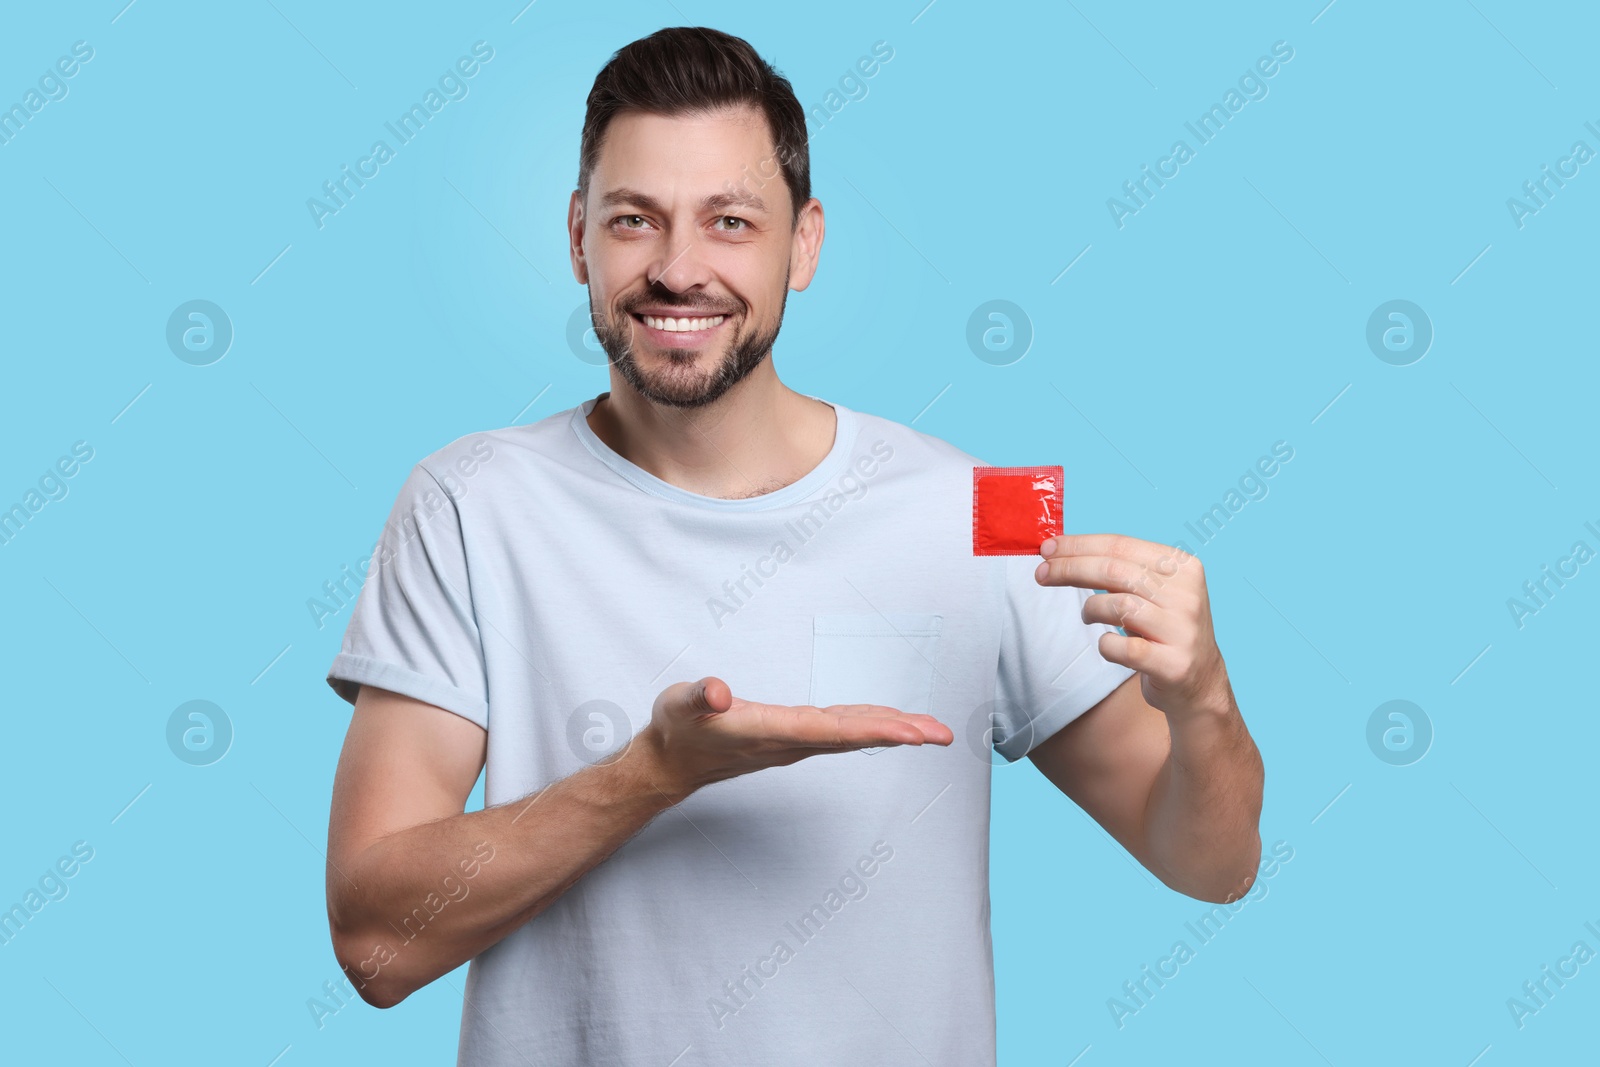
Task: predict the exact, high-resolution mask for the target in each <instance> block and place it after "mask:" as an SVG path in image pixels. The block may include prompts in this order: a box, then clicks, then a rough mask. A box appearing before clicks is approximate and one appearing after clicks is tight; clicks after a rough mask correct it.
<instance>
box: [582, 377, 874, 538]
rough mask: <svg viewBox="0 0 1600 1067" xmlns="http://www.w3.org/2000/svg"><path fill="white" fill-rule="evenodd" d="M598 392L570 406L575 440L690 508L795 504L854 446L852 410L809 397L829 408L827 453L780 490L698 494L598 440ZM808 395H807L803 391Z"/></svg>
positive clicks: (822, 482)
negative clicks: (594, 420) (593, 415)
mask: <svg viewBox="0 0 1600 1067" xmlns="http://www.w3.org/2000/svg"><path fill="white" fill-rule="evenodd" d="M607 395H609V394H607V393H601V394H600V395H599V396H595V397H591V398H590V399H588V400H585V401H584V402H583V403H581V404H579V405H578V406H577V407H575V408H573V409H572V432H573V433H575V434H577V435H578V440H579V441H581V442H583V447H584V448H586V449H588V450H589V453H590V454H591V455H593V456H594V458H595V459H598V460H599V461H600V462H601V463H604V464H605V465H606V466H607V467H610V468H611V469H612V470H613V471H614V472H616V473H617V474H618V475H620V476H622V477H623V478H625V479H627V480H628V481H629V482H632V483H633V484H634V485H635V486H637V487H638V488H640V489H642V490H644V491H645V492H647V493H650V494H651V495H653V496H658V497H662V498H664V499H667V500H673V501H676V502H678V503H680V504H687V505H689V506H691V507H698V508H707V509H710V510H713V511H765V510H768V509H770V508H778V507H783V506H784V505H786V504H793V503H797V502H798V501H801V500H804V499H806V498H807V497H809V496H811V495H812V494H813V493H815V492H816V491H817V490H818V489H820V488H821V487H822V486H823V485H825V484H827V483H828V482H829V481H830V480H831V479H832V478H833V477H834V475H835V474H837V473H838V472H839V470H840V468H842V467H843V466H844V465H845V464H846V463H847V462H848V460H849V458H850V452H851V449H852V448H853V447H854V445H855V438H856V430H857V423H856V418H855V413H854V412H853V411H851V410H850V409H849V408H846V407H844V406H842V405H839V404H835V403H833V402H832V401H829V400H823V399H822V398H821V397H817V396H813V397H811V399H812V400H820V401H822V403H824V404H827V405H828V406H829V407H831V408H833V411H834V417H835V422H836V425H835V427H834V433H833V447H832V448H830V449H829V450H828V454H827V455H826V456H824V457H822V462H820V463H818V464H817V465H816V466H815V467H813V468H812V469H811V470H810V471H809V472H807V473H806V474H805V475H804V476H802V477H801V478H800V479H799V480H798V481H794V482H790V483H789V484H788V485H786V486H784V487H783V488H782V489H775V490H773V491H772V492H770V493H762V494H761V495H759V496H750V497H740V498H737V499H731V500H729V499H723V498H722V497H714V496H703V495H701V494H700V493H691V492H690V491H689V490H687V489H683V488H680V487H679V486H676V485H673V484H672V483H671V482H668V481H664V480H663V479H661V478H657V477H656V476H655V475H653V474H651V473H650V472H649V471H647V470H645V469H644V468H643V467H640V466H638V465H637V464H635V463H633V462H631V461H629V460H627V459H624V458H623V457H622V456H621V455H619V454H618V453H616V452H614V451H613V450H612V449H611V446H610V445H608V444H606V443H605V442H604V441H602V440H600V437H599V436H598V435H597V434H596V433H595V432H594V430H593V428H591V427H590V425H589V413H590V412H591V411H593V410H594V406H595V404H597V403H598V402H599V401H600V399H601V397H604V396H607ZM806 395H807V396H809V395H810V394H806Z"/></svg>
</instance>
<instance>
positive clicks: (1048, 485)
mask: <svg viewBox="0 0 1600 1067" xmlns="http://www.w3.org/2000/svg"><path fill="white" fill-rule="evenodd" d="M1063 476H1064V471H1063V470H1062V468H1060V467H974V468H973V469H972V554H973V555H974V556H1032V555H1036V554H1037V553H1038V551H1039V545H1040V544H1042V543H1043V542H1044V541H1046V540H1047V539H1049V538H1051V537H1057V536H1059V535H1060V534H1061V485H1062V480H1063Z"/></svg>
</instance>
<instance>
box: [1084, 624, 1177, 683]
mask: <svg viewBox="0 0 1600 1067" xmlns="http://www.w3.org/2000/svg"><path fill="white" fill-rule="evenodd" d="M1100 655H1101V656H1102V657H1103V658H1105V659H1106V660H1108V661H1110V662H1112V663H1120V664H1122V665H1123V666H1124V667H1131V668H1133V669H1134V670H1136V671H1138V672H1139V673H1140V674H1146V675H1149V676H1150V677H1151V678H1152V679H1154V680H1157V681H1165V680H1167V679H1168V678H1169V675H1170V672H1169V671H1168V670H1167V663H1166V657H1167V656H1168V655H1170V650H1168V649H1166V648H1164V647H1163V646H1161V645H1159V644H1156V643H1155V642H1154V641H1147V640H1145V639H1144V638H1142V637H1124V636H1123V635H1121V634H1114V633H1104V634H1101V635H1100Z"/></svg>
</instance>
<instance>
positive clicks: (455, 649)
mask: <svg viewBox="0 0 1600 1067" xmlns="http://www.w3.org/2000/svg"><path fill="white" fill-rule="evenodd" d="M328 684H329V685H330V686H332V687H333V690H334V692H336V693H338V694H339V695H340V696H341V697H343V698H344V699H345V700H348V701H349V702H350V703H352V704H354V703H355V700H356V694H357V693H358V692H359V691H360V687H361V686H363V685H373V686H377V687H378V688H380V689H389V690H392V691H394V692H396V693H401V694H403V695H405V696H408V697H413V698H415V699H417V700H421V701H424V702H426V703H429V704H434V705H437V706H438V707H441V708H444V709H446V710H447V711H453V712H455V713H456V714H457V715H460V716H462V717H464V718H467V719H470V720H472V721H473V722H475V723H477V724H478V725H479V726H482V727H483V728H484V729H488V727H489V703H488V682H487V679H486V676H485V671H484V659H483V645H482V642H481V639H480V638H479V634H478V624H477V620H476V617H475V615H474V612H473V607H472V593H471V587H470V585H469V581H468V572H467V559H466V549H465V542H464V539H463V537H462V530H461V516H460V513H459V512H458V511H457V510H456V502H455V499H454V498H453V497H451V495H450V494H449V493H448V492H446V491H445V490H444V488H443V487H442V486H441V485H440V484H439V482H438V480H437V479H435V478H434V476H433V475H432V474H430V473H428V471H427V470H426V469H424V468H423V467H422V466H421V465H420V464H419V465H417V466H416V467H414V468H412V471H411V474H410V476H409V477H407V478H406V481H405V484H404V485H402V486H401V487H400V492H399V495H398V496H397V498H396V499H395V503H394V507H393V509H392V510H391V511H390V513H389V520H388V522H386V523H385V524H384V527H383V533H382V535H381V536H380V537H379V539H378V544H377V547H376V548H375V550H374V553H373V556H372V559H371V562H370V563H369V564H368V566H367V573H366V580H365V583H364V584H363V585H362V587H361V593H360V595H359V596H358V597H357V599H356V606H355V610H354V611H353V612H352V613H351V616H350V622H349V624H348V625H347V626H346V627H345V632H344V641H343V644H342V645H341V646H340V650H339V654H338V655H337V656H336V657H334V660H333V665H332V666H331V667H329V668H328Z"/></svg>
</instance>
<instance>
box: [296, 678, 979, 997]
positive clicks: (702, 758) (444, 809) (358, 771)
mask: <svg viewBox="0 0 1600 1067" xmlns="http://www.w3.org/2000/svg"><path fill="white" fill-rule="evenodd" d="M487 737H488V735H487V734H486V733H485V731H484V730H483V729H482V728H481V727H479V726H478V725H476V724H475V723H472V722H470V721H468V720H467V719H464V718H462V717H460V716H458V715H455V714H453V713H451V712H448V711H446V710H444V709H443V708H439V707H435V706H434V705H431V704H426V703H423V702H421V701H418V700H414V699H412V698H410V697H406V696H402V695H400V694H398V693H393V692H389V691H387V690H383V689H377V688H374V687H372V686H362V687H361V691H360V693H359V694H358V695H357V698H356V706H355V714H354V716H353V718H352V719H351V722H350V729H349V732H348V734H347V735H346V737H345V744H344V750H343V752H342V753H341V754H340V757H339V768H338V772H337V774H336V776H335V779H334V788H333V807H332V813H331V815H330V819H329V824H328V873H327V897H328V926H329V930H330V933H331V935H332V939H333V947H334V954H335V955H336V956H337V957H338V960H339V963H340V965H341V966H342V967H343V968H344V969H345V971H346V972H347V973H348V974H349V976H350V980H351V982H352V983H353V984H354V985H355V987H356V990H357V992H359V993H360V995H361V997H362V999H363V1000H365V1001H367V1003H369V1004H372V1005H374V1006H376V1007H380V1008H386V1007H390V1006H392V1005H394V1004H398V1003H399V1002H400V1001H402V1000H404V999H405V998H406V997H407V996H409V995H410V994H411V993H413V992H415V991H416V990H417V989H420V988H421V987H422V986H424V985H427V984H428V983H429V982H431V981H433V980H434V979H436V978H438V977H439V976H441V975H443V974H446V973H448V972H449V971H451V970H453V969H454V968H456V967H459V966H460V965H461V964H462V963H464V962H466V961H467V960H469V959H471V958H472V957H473V956H476V955H477V954H478V953H480V952H482V951H483V950H484V949H486V948H488V947H489V946H490V945H493V944H494V943H496V942H497V941H499V940H501V939H502V938H504V937H505V936H506V935H508V934H510V933H511V932H512V931H514V930H516V929H517V928H518V927H519V926H521V925H522V924H523V923H525V922H528V921H529V920H531V919H533V918H534V917H535V916H537V915H538V914H539V913H540V912H542V911H544V910H545V909H546V908H548V907H549V906H550V905H551V904H552V903H553V902H554V901H555V900H557V899H558V898H559V897H560V896H561V894H563V893H564V892H566V891H567V890H568V889H569V888H571V887H572V885H574V884H575V883H576V882H577V881H578V880H579V879H580V878H582V877H583V876H584V875H585V874H586V873H588V872H589V871H590V870H592V869H593V868H594V867H595V866H597V865H598V864H599V863H601V862H602V861H603V860H605V858H606V857H608V856H610V855H611V854H612V853H613V852H615V851H616V850H617V849H618V848H619V847H621V846H622V845H623V844H624V843H626V842H627V840H628V839H629V838H631V837H632V836H633V835H634V834H635V833H637V832H638V831H639V830H640V829H641V828H642V827H644V826H645V825H646V824H647V823H649V822H650V820H651V819H652V818H654V817H655V816H656V815H657V814H658V813H660V812H661V811H662V810H664V809H665V808H667V807H670V806H671V805H673V804H676V803H678V802H679V801H681V800H683V799H684V798H685V797H687V796H689V795H690V794H691V793H693V792H694V791H695V790H696V789H698V788H700V787H702V786H704V785H708V784H710V783H711V782H715V781H720V780H722V779H725V778H730V777H734V776H735V775H739V774H746V773H749V772H751V771H755V770H760V769H762V768H764V767H772V766H781V765H784V764H788V763H794V762H797V761H798V760H801V759H804V758H806V757H807V756H811V755H816V754H820V753H825V752H837V751H846V750H849V749H854V748H865V747H872V746H879V745H896V744H922V743H923V742H924V741H931V742H933V743H935V744H946V745H947V744H949V743H950V741H951V740H953V739H954V735H952V734H951V732H950V731H949V729H947V728H946V727H944V726H942V725H941V724H939V723H937V722H936V721H934V720H933V719H931V718H929V717H928V716H925V715H907V714H903V713H901V712H898V711H895V710H894V709H892V708H882V707H877V706H874V705H852V706H849V707H834V708H827V709H817V708H786V707H778V706H774V705H767V704H757V703H752V702H749V701H742V700H738V699H736V698H734V697H733V695H732V693H731V692H729V690H728V687H727V685H726V684H724V683H723V682H722V681H720V680H719V679H715V678H707V679H703V680H702V682H701V683H699V684H690V683H687V682H680V683H678V684H676V685H673V686H670V687H669V688H668V689H666V690H665V691H663V692H662V694H661V695H660V696H659V697H658V698H657V699H656V703H655V707H654V708H653V709H652V718H651V722H650V723H649V724H648V725H647V726H646V727H645V728H644V729H643V730H641V731H639V733H638V734H637V735H636V736H635V737H634V739H633V740H632V741H631V742H630V743H629V744H628V746H627V747H626V748H625V749H624V750H623V751H622V752H621V753H620V754H619V755H617V756H616V757H615V758H613V759H610V760H608V761H606V762H605V763H602V764H598V765H595V766H591V767H585V768H584V769H582V770H580V771H578V772H576V773H575V774H573V775H571V776H569V777H567V778H563V779H561V780H560V781H557V782H554V783H552V784H550V785H549V786H547V787H546V788H545V789H543V790H541V791H539V792H538V793H537V794H534V795H532V796H528V797H524V798H522V799H520V800H517V801H513V802H511V803H509V804H503V805H498V806H496V807H492V808H485V809H483V810H482V811H473V812H464V811H463V810H462V809H463V808H464V807H465V805H466V801H467V796H468V795H469V794H470V793H471V791H472V786H473V783H474V782H476V781H477V778H478V773H479V772H480V771H481V770H482V769H483V764H484V756H485V750H486V742H487Z"/></svg>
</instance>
